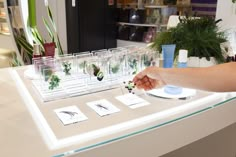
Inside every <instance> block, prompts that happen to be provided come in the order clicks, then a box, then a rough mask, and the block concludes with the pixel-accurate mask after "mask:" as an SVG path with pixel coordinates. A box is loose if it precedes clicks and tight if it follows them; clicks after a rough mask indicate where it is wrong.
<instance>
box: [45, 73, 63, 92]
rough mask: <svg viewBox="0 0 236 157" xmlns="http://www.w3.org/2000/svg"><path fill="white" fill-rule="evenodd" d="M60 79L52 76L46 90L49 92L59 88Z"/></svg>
mask: <svg viewBox="0 0 236 157" xmlns="http://www.w3.org/2000/svg"><path fill="white" fill-rule="evenodd" d="M60 80H61V79H60V78H59V77H58V76H57V75H54V74H53V75H52V76H51V78H50V82H49V87H48V89H50V90H53V89H55V88H56V87H58V86H59V83H60Z"/></svg>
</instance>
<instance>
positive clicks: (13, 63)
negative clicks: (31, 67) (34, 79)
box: [10, 53, 22, 67]
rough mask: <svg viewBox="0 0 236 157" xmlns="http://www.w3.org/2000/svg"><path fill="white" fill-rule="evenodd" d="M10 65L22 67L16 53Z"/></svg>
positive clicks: (13, 54)
mask: <svg viewBox="0 0 236 157" xmlns="http://www.w3.org/2000/svg"><path fill="white" fill-rule="evenodd" d="M10 65H11V66H12V67H17V66H22V64H21V62H20V61H19V60H18V58H17V55H16V54H15V53H12V60H11V61H10Z"/></svg>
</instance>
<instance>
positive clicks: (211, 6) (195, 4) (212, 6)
mask: <svg viewBox="0 0 236 157" xmlns="http://www.w3.org/2000/svg"><path fill="white" fill-rule="evenodd" d="M191 5H192V7H204V8H216V6H217V4H203V3H192V4H191Z"/></svg>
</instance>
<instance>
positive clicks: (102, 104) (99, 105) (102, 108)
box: [87, 99, 120, 116]
mask: <svg viewBox="0 0 236 157" xmlns="http://www.w3.org/2000/svg"><path fill="white" fill-rule="evenodd" d="M87 105H88V106H89V107H90V108H92V109H93V110H94V111H95V112H96V113H97V114H98V115H100V116H106V115H110V114H113V113H117V112H119V111H120V109H118V108H117V107H116V106H114V105H113V104H112V103H110V102H109V101H107V100H105V99H102V100H98V101H93V102H88V103H87Z"/></svg>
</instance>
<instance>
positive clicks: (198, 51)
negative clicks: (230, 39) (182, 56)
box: [151, 16, 226, 66]
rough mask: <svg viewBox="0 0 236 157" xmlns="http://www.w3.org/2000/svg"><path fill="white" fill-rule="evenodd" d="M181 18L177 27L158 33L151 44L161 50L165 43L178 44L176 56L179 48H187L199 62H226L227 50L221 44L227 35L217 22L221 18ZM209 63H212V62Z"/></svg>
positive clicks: (190, 55) (189, 53)
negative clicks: (225, 54) (220, 29)
mask: <svg viewBox="0 0 236 157" xmlns="http://www.w3.org/2000/svg"><path fill="white" fill-rule="evenodd" d="M179 20H180V23H179V24H178V25H177V26H176V27H175V28H171V29H169V30H168V32H161V33H160V34H158V35H157V37H156V39H155V40H154V42H153V44H152V45H151V46H152V47H153V48H154V49H157V50H159V51H161V45H163V44H176V53H175V56H177V55H178V50H179V49H187V50H188V56H189V57H196V58H195V59H200V61H197V62H198V63H201V62H207V61H210V60H213V62H215V63H223V62H225V57H224V53H225V52H224V51H223V50H222V49H221V47H220V45H221V43H223V42H225V41H226V37H225V36H224V32H221V31H219V29H218V26H217V23H218V22H220V21H221V20H217V21H215V20H214V19H212V18H209V17H202V18H194V17H188V16H186V17H183V18H179ZM212 57H214V59H213V58H212ZM191 60H192V59H190V61H191ZM209 65H212V63H210V64H209ZM190 66H193V65H190ZM197 66H201V65H197ZM206 66H207V65H206Z"/></svg>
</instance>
